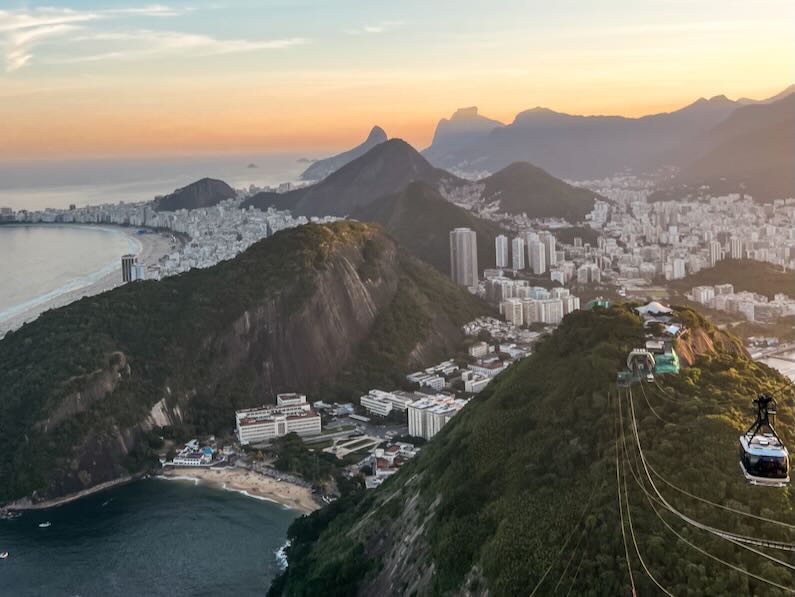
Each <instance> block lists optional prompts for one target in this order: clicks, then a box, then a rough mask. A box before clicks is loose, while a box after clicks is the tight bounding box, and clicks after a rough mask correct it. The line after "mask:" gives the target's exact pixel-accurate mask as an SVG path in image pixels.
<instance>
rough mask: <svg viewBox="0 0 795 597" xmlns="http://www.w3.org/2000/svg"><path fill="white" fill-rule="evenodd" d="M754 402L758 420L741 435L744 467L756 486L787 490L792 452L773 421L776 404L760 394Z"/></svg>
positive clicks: (747, 476)
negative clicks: (789, 451) (771, 419)
mask: <svg viewBox="0 0 795 597" xmlns="http://www.w3.org/2000/svg"><path fill="white" fill-rule="evenodd" d="M753 403H754V406H755V407H756V420H755V421H754V422H753V424H752V425H751V426H750V427H749V428H748V431H746V432H745V434H743V435H741V436H740V468H741V469H742V470H743V474H744V475H745V478H746V479H747V480H748V482H749V483H751V484H752V485H766V486H768V487H784V486H785V485H786V484H787V483H789V453H788V452H787V447H786V446H785V445H784V442H782V441H781V438H779V436H778V434H777V433H776V430H775V429H774V428H773V424H772V423H771V422H770V415H775V414H776V401H775V400H774V399H773V398H772V397H771V396H770V395H768V394H760V395H759V397H758V398H757V399H756V400H754V401H753ZM765 430H766V431H765Z"/></svg>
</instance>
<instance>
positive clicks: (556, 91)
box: [0, 0, 795, 160]
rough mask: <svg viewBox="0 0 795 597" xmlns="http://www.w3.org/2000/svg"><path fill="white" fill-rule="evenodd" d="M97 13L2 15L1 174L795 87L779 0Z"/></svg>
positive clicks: (110, 5)
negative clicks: (468, 109)
mask: <svg viewBox="0 0 795 597" xmlns="http://www.w3.org/2000/svg"><path fill="white" fill-rule="evenodd" d="M100 4H101V6H100V7H97V6H96V4H92V3H90V2H86V1H85V0H72V1H66V0H58V1H56V2H51V1H48V2H33V3H27V2H18V3H17V4H16V5H12V6H11V7H9V8H7V9H5V10H0V41H2V42H4V43H3V44H0V47H3V48H4V50H0V56H2V58H3V62H4V68H3V71H2V73H0V88H1V89H3V91H0V111H2V112H3V113H5V114H7V117H6V118H4V119H3V121H2V122H0V135H1V136H2V137H3V138H4V139H7V140H8V143H7V144H6V145H5V146H4V147H3V149H2V151H0V159H3V160H7V159H30V158H45V159H56V160H58V159H63V158H77V159H84V158H88V159H91V158H95V157H97V156H106V157H109V156H112V157H119V158H135V157H143V156H166V155H168V156H190V155H205V156H206V155H235V154H246V153H261V154H270V153H300V152H332V151H335V150H338V149H341V148H345V147H348V146H351V145H352V144H355V143H359V142H360V141H361V140H363V138H364V136H366V134H367V132H368V131H369V129H370V127H372V126H374V125H379V126H381V127H382V128H384V130H385V131H386V132H387V134H388V135H389V136H390V137H397V138H402V139H404V140H406V141H407V142H408V143H410V144H411V145H413V146H414V147H416V148H417V149H423V148H425V147H427V146H428V145H429V144H430V142H431V139H432V136H433V132H434V129H435V127H436V124H437V123H438V121H439V120H440V119H442V118H449V117H450V115H451V114H453V113H454V112H455V110H456V109H458V108H460V107H463V106H477V107H478V109H479V113H480V114H482V115H484V116H487V117H489V118H493V119H496V120H500V121H502V122H510V121H512V120H513V117H514V116H515V115H516V114H517V113H519V112H521V111H523V110H527V109H530V108H532V107H534V106H543V107H546V108H549V109H552V110H555V111H558V112H565V113H570V114H582V115H621V116H626V117H638V116H642V115H647V114H655V113H661V112H670V111H674V110H677V109H679V108H682V107H684V106H686V105H688V104H690V103H692V102H694V101H696V100H697V99H698V98H700V97H705V98H709V97H713V96H716V95H726V96H727V97H730V98H741V97H750V98H754V99H761V98H766V97H770V96H772V95H775V94H777V93H779V92H780V91H781V90H782V89H784V88H786V87H787V86H788V85H790V84H791V81H792V73H793V72H795V57H794V56H793V52H792V42H791V39H790V30H789V29H790V28H789V26H788V22H787V19H782V18H781V15H782V14H786V13H787V12H791V11H792V9H791V7H790V6H789V5H788V4H785V3H783V2H779V1H778V0H776V1H775V2H772V3H771V4H770V5H769V6H768V7H767V8H766V10H765V13H764V14H762V15H759V14H757V11H756V9H755V7H749V6H747V5H746V4H745V3H740V2H729V3H721V4H720V11H721V12H720V18H719V19H716V17H715V14H714V13H715V10H714V9H713V8H712V7H711V6H697V7H693V6H690V5H689V4H685V3H683V2H678V1H677V2H673V3H668V4H667V5H666V6H665V7H657V6H636V5H634V4H633V3H630V2H627V1H625V0H616V1H615V2H611V3H610V5H609V6H600V7H598V8H597V7H574V6H573V5H572V4H568V3H567V4H566V5H564V6H555V7H549V6H544V5H541V4H540V3H532V4H528V3H518V2H515V1H513V0H504V1H503V2H502V3H501V5H500V6H499V7H497V8H495V7H493V6H492V7H489V8H488V9H485V8H483V7H478V6H476V5H475V4H473V3H467V4H466V6H461V5H459V4H457V5H456V10H450V5H449V4H448V3H444V2H443V3H439V4H436V5H434V6H433V7H431V8H428V7H425V6H423V5H422V3H419V2H407V3H403V4H402V5H401V6H398V7H390V6H371V5H368V4H364V3H361V2H354V1H350V2H344V3H342V4H341V5H338V6H335V7H333V8H331V7H327V6H322V5H316V4H314V3H308V4H307V3H305V4H302V5H301V6H299V7H295V6H293V5H290V4H289V3H283V2H276V1H273V2H269V3H268V5H267V6H265V7H260V6H256V7H255V6H251V5H250V3H248V2H244V1H242V0H233V1H232V2H228V3H225V4H224V5H218V4H215V3H211V2H207V1H204V0H202V1H199V2H196V3H192V4H191V5H189V6H185V5H177V4H173V5H172V4H151V3H147V2H140V3H136V2H121V1H119V0H114V1H112V2H103V3H100ZM713 6H715V5H713ZM501 9H504V10H501ZM509 9H510V14H511V15H512V19H511V21H510V22H507V21H506V20H505V19H504V18H503V17H502V15H503V14H508V13H509ZM486 32H488V35H486ZM738 71H741V72H743V80H741V81H738V80H737V79H736V78H735V77H734V76H732V75H733V74H734V73H736V72H738ZM309 157H317V156H309Z"/></svg>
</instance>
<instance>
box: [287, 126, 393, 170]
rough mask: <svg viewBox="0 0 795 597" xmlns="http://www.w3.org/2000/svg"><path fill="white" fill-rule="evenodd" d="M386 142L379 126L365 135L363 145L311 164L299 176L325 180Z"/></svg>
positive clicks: (384, 134) (385, 137) (382, 130)
mask: <svg viewBox="0 0 795 597" xmlns="http://www.w3.org/2000/svg"><path fill="white" fill-rule="evenodd" d="M386 140H387V136H386V133H385V132H384V129H382V128H381V127H380V126H374V127H373V128H372V129H371V130H370V134H369V135H367V139H365V140H364V142H363V143H360V144H359V145H357V146H356V147H354V148H353V149H349V150H348V151H345V152H343V153H338V154H337V155H334V156H331V157H330V158H326V159H323V160H317V161H316V162H313V163H312V165H311V166H309V167H308V168H307V169H306V170H304V172H303V174H301V179H302V180H321V179H323V178H326V176H328V175H329V174H331V173H332V172H334V171H335V170H339V169H340V168H342V167H343V166H344V165H345V164H347V163H348V162H352V161H353V160H355V159H356V158H358V157H359V156H361V155H364V154H365V153H367V152H368V151H370V150H371V149H372V148H373V147H375V146H376V145H378V144H379V143H383V142H384V141H386Z"/></svg>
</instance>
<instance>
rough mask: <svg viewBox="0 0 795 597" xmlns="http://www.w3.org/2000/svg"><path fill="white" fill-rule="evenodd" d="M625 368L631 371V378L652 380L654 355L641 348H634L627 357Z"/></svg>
mask: <svg viewBox="0 0 795 597" xmlns="http://www.w3.org/2000/svg"><path fill="white" fill-rule="evenodd" d="M627 369H629V370H630V371H631V372H632V378H633V380H637V381H646V382H653V381H654V355H652V354H651V353H650V352H649V351H648V350H645V349H643V348H635V349H634V350H632V351H631V352H630V353H629V356H628V357H627Z"/></svg>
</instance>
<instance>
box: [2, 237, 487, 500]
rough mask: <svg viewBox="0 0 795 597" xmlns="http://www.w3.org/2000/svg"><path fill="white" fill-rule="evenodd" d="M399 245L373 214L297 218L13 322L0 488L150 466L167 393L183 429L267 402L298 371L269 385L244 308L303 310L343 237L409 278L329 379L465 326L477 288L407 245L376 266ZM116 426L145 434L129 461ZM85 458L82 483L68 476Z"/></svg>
mask: <svg viewBox="0 0 795 597" xmlns="http://www.w3.org/2000/svg"><path fill="white" fill-rule="evenodd" d="M394 250H395V248H394V245H393V244H392V242H391V241H390V240H389V239H388V238H386V236H385V235H383V234H381V233H380V232H379V231H378V229H376V228H374V227H372V226H367V225H363V224H359V223H354V222H339V223H336V224H333V225H323V226H320V225H306V226H301V227H299V228H296V229H293V230H289V231H284V232H281V233H278V234H276V235H274V236H273V237H272V238H270V239H266V240H264V241H262V242H260V243H257V244H255V245H253V246H252V247H251V248H249V249H248V250H247V251H246V252H244V253H243V254H241V255H239V256H238V257H237V258H235V259H234V260H231V261H227V262H223V263H220V264H218V265H216V266H215V267H212V268H208V269H202V270H192V271H191V272H188V273H186V274H182V275H179V276H174V277H171V278H168V279H165V280H162V281H160V282H154V281H151V282H142V283H136V284H129V285H125V286H123V287H120V288H117V289H115V290H113V291H110V292H106V293H104V294H101V295H98V296H93V297H89V298H84V299H82V300H80V301H78V302H76V303H73V304H71V305H69V306H67V307H64V308H62V309H57V310H53V311H49V312H47V313H44V314H43V315H42V316H41V317H39V318H38V319H37V320H36V321H35V322H33V323H31V324H27V325H25V326H23V327H22V328H21V329H19V330H17V331H15V332H12V333H10V334H8V335H7V336H6V337H5V338H4V339H3V340H2V341H1V342H0V502H2V501H4V500H8V499H13V498H17V497H21V496H25V495H30V494H31V493H32V492H34V491H37V492H38V493H39V495H45V496H46V495H58V494H60V493H63V492H64V491H69V490H74V489H79V488H82V485H84V483H82V480H86V479H88V480H89V482H94V483H96V482H98V481H97V480H96V477H93V476H91V475H89V474H88V473H89V472H90V471H91V469H92V467H99V468H102V470H103V473H102V474H103V475H104V476H105V478H106V479H107V478H108V477H110V478H112V477H115V476H119V475H121V474H124V473H125V472H129V471H132V470H140V469H141V468H145V467H146V466H148V464H147V463H149V462H151V455H152V451H151V450H147V449H145V448H142V447H141V445H144V446H145V445H146V444H145V442H146V440H145V438H144V437H143V430H141V429H139V425H140V423H141V422H142V421H144V420H145V419H146V418H147V417H148V415H149V413H150V411H151V409H152V407H153V405H155V404H156V403H158V402H160V401H164V404H165V405H166V407H168V408H169V409H174V408H175V407H176V406H177V405H178V404H179V406H180V408H181V413H182V421H181V422H179V425H177V426H176V428H175V429H174V430H172V431H174V433H177V434H179V435H180V436H182V435H184V434H185V433H186V432H188V431H190V432H195V433H219V432H222V431H224V430H228V428H229V427H230V426H231V424H232V421H233V412H234V410H235V409H239V408H243V407H247V406H253V405H255V404H258V403H261V402H262V399H263V395H266V396H267V395H268V394H267V392H269V391H272V390H273V385H278V384H282V385H284V384H285V383H286V382H285V381H284V380H285V379H288V378H289V377H288V376H289V375H290V371H289V367H290V364H289V363H287V364H286V365H285V367H284V368H283V369H285V370H286V373H285V371H284V370H282V371H281V372H280V373H281V375H282V377H281V378H278V377H270V378H268V381H269V383H270V384H273V385H268V387H263V386H264V384H265V381H264V380H265V377H264V373H263V371H262V366H263V362H264V361H265V360H266V359H268V358H270V357H271V355H270V353H269V351H271V350H275V348H274V349H269V348H268V347H267V345H264V344H263V341H262V340H258V339H257V337H252V336H243V338H244V339H243V340H242V341H241V340H240V338H241V334H242V332H241V331H240V329H239V328H240V325H241V324H240V323H239V322H240V321H241V318H243V319H244V320H245V317H247V315H246V314H248V315H251V314H253V313H256V312H257V310H258V309H259V310H262V309H267V308H269V305H273V304H280V305H283V310H282V311H279V313H277V314H275V315H274V317H278V318H279V319H280V321H282V320H285V319H286V318H289V317H291V316H292V315H293V314H294V313H298V312H299V311H300V308H301V306H302V305H304V304H306V301H307V299H308V298H310V297H312V296H313V294H314V292H315V288H316V281H317V279H318V277H319V276H318V274H319V273H321V272H323V271H324V270H325V269H326V268H327V267H329V263H330V260H331V259H332V258H333V257H335V256H336V255H337V254H338V252H339V251H346V252H349V253H346V254H348V255H350V256H351V257H354V252H355V251H361V255H363V258H364V259H363V261H362V262H361V271H360V272H359V274H360V276H361V278H362V279H363V280H370V279H380V277H381V276H382V275H390V276H395V275H397V276H398V277H400V282H401V284H400V286H399V291H398V293H397V294H396V295H395V296H394V297H393V298H392V304H391V305H389V304H387V305H386V306H385V307H384V308H382V309H380V311H379V315H378V317H377V320H376V322H375V325H374V326H373V328H372V330H371V334H370V335H369V336H367V337H365V338H364V340H363V342H364V344H363V345H362V346H361V347H360V348H359V350H357V351H356V353H355V358H354V359H353V360H349V362H347V363H341V364H340V367H341V366H342V365H345V366H347V367H348V369H347V370H346V372H345V373H344V374H343V375H342V376H341V382H340V384H337V385H334V384H332V386H331V387H334V388H347V389H354V390H356V389H366V388H367V387H368V385H367V384H369V383H370V382H371V381H372V382H373V383H376V382H384V383H386V382H387V381H389V380H392V379H394V378H396V377H397V371H399V370H401V369H402V368H405V366H406V365H407V363H408V362H409V360H410V357H411V353H412V351H413V350H414V349H415V348H416V347H417V346H418V345H422V343H423V340H424V339H428V338H430V339H431V340H434V341H435V342H436V343H435V344H434V342H431V343H430V345H431V346H436V347H437V350H442V349H443V348H444V347H443V346H442V345H443V344H444V341H447V342H451V343H452V342H454V341H455V339H456V338H458V337H459V336H460V333H461V332H460V329H459V326H460V325H462V324H463V323H464V322H465V321H466V320H467V319H469V318H471V317H472V316H474V315H476V314H480V313H483V312H485V310H486V307H485V306H484V305H483V304H482V303H480V302H479V301H477V300H476V299H475V298H473V297H472V296H471V295H469V294H468V293H466V292H464V291H461V290H460V289H458V288H456V287H455V286H454V285H452V283H450V282H449V280H447V279H445V278H443V277H442V276H441V275H439V274H438V273H437V272H435V271H433V270H432V269H431V268H430V267H428V266H424V265H422V264H420V263H418V262H416V261H415V260H413V259H411V258H409V257H407V256H403V257H400V258H399V260H398V262H397V263H394V262H393V261H391V262H390V263H392V265H391V266H390V267H395V268H396V272H385V271H381V269H380V268H381V267H382V266H380V265H378V264H379V263H383V260H382V259H381V260H380V261H379V259H380V258H381V256H382V255H383V254H385V253H384V251H394ZM236 322H238V323H237V324H236ZM236 325H237V326H238V327H237V328H236V327H235V326H236ZM440 339H441V340H440ZM293 340H294V341H298V339H296V338H293ZM442 340H443V341H442ZM241 342H248V344H247V345H246V344H241ZM332 356H333V358H337V359H339V357H338V355H332ZM338 371H339V370H335V371H332V372H331V373H330V374H328V375H325V377H324V378H323V379H321V378H320V376H319V375H317V374H315V376H314V377H311V373H310V376H308V377H306V378H305V379H302V384H306V385H307V386H308V387H304V386H302V387H301V388H289V389H293V390H297V389H300V390H309V391H311V390H313V389H316V388H314V387H312V384H318V385H319V384H320V383H321V382H323V381H333V379H332V378H333V377H334V375H335V374H336V373H338ZM277 373H279V372H277ZM274 375H276V374H274ZM369 387H372V386H369ZM285 389H288V388H285ZM356 395H357V396H358V395H359V394H356ZM122 433H124V434H125V437H126V439H125V440H124V441H126V442H127V443H128V445H129V444H130V443H133V444H135V445H136V446H137V453H136V454H135V455H134V457H133V458H127V459H126V460H125V462H124V463H122V462H121V460H122V458H124V454H123V453H119V452H120V451H121V448H120V445H121V443H122ZM142 442H143V443H142ZM82 447H85V450H84V451H83V452H82V453H85V454H86V457H85V458H82V457H81V454H82V453H78V448H82ZM142 450H143V452H141V451H142ZM122 452H123V451H122ZM125 466H126V467H127V468H126V469H125ZM130 467H132V468H130ZM81 471H82V472H83V473H84V474H82V475H80V479H81V485H77V486H76V487H75V485H74V484H72V485H69V486H64V485H62V484H61V483H60V480H61V479H73V478H76V477H77V475H78V473H80V472H81Z"/></svg>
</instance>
